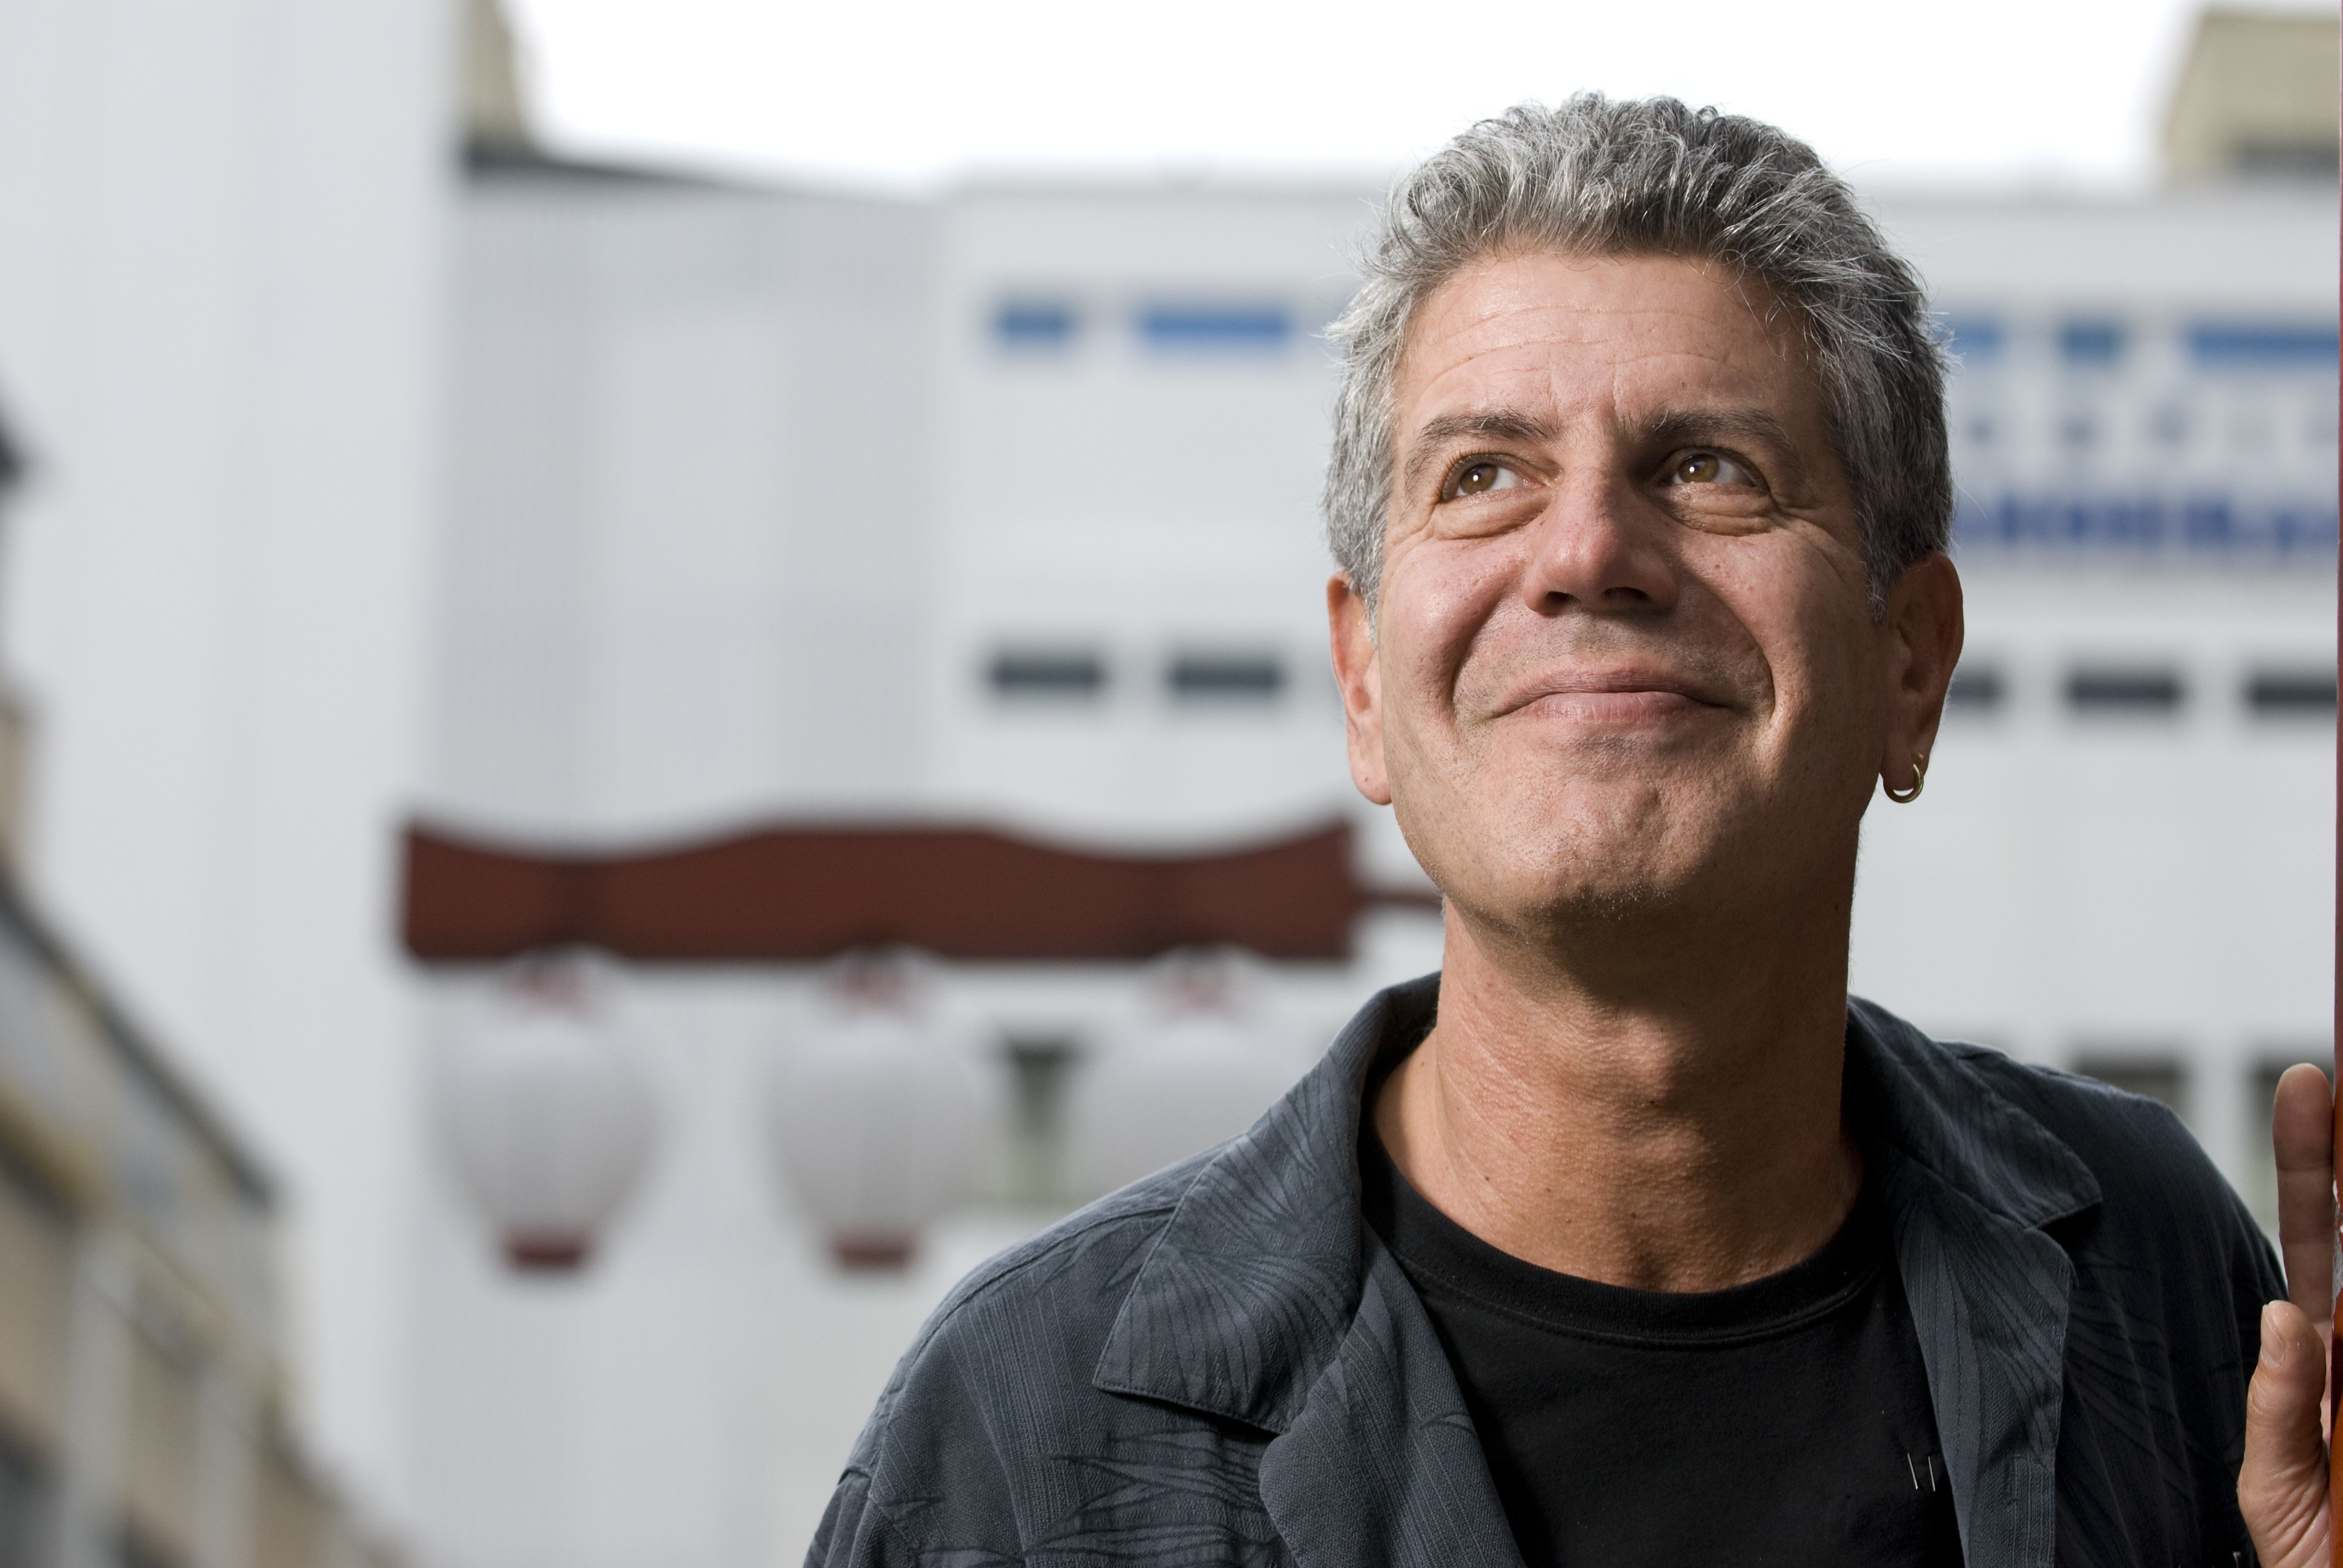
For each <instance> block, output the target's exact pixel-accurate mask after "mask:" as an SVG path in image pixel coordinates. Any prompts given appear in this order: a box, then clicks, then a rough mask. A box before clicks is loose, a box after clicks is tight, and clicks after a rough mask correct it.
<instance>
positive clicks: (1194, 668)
mask: <svg viewBox="0 0 2343 1568" xmlns="http://www.w3.org/2000/svg"><path fill="white" fill-rule="evenodd" d="M1164 683H1165V684H1166V685H1167V686H1169V687H1170V688H1171V689H1172V696H1174V697H1176V698H1181V699H1195V700H1205V701H1212V700H1233V701H1241V702H1267V701H1270V700H1272V699H1274V698H1276V697H1278V696H1279V695H1280V694H1281V693H1282V692H1283V691H1284V689H1285V665H1284V663H1283V662H1282V660H1280V659H1279V658H1277V657H1276V656H1275V655H1274V654H1247V653H1183V654H1182V655H1180V656H1179V657H1178V658H1174V659H1173V660H1172V667H1171V668H1170V669H1169V670H1167V671H1166V672H1165V674H1164Z"/></svg>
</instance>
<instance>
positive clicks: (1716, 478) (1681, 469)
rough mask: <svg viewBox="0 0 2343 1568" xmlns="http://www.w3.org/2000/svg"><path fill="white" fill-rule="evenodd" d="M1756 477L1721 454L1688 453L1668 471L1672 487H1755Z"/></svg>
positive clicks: (1677, 460) (1678, 459)
mask: <svg viewBox="0 0 2343 1568" xmlns="http://www.w3.org/2000/svg"><path fill="white" fill-rule="evenodd" d="M1756 482H1757V479H1756V477H1755V475H1753V474H1751V473H1750V471H1749V470H1748V469H1746V468H1745V467H1742V466H1741V465H1740V464H1739V463H1736V462H1735V461H1734V460H1733V459H1732V458H1730V457H1726V456H1725V455H1724V454H1723V453H1721V452H1687V453H1685V454H1684V456H1683V457H1679V458H1677V459H1676V466H1675V467H1673V468H1671V469H1669V470H1668V483H1669V484H1671V485H1755V483H1756Z"/></svg>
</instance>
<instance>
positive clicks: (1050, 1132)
mask: <svg viewBox="0 0 2343 1568" xmlns="http://www.w3.org/2000/svg"><path fill="white" fill-rule="evenodd" d="M1005 1053H1006V1055H1007V1057H1008V1061H1009V1082H1010V1094H1009V1119H1008V1120H1009V1127H1008V1133H1009V1136H1008V1138H1007V1140H1006V1141H1005V1142H1004V1146H1003V1148H1002V1151H1001V1157H1002V1168H1001V1182H1000V1189H999V1191H1000V1198H1001V1201H1002V1202H1004V1203H1007V1204H1010V1205H1012V1206H1015V1207H1021V1208H1029V1209H1031V1208H1056V1209H1063V1208H1065V1207H1067V1206H1068V1203H1067V1200H1068V1177H1067V1174H1066V1126H1065V1122H1066V1089H1067V1084H1068V1082H1069V1081H1070V1080H1071V1077H1072V1073H1073V1070H1074V1068H1075V1066H1076V1065H1077V1063H1078V1062H1079V1061H1080V1060H1081V1047H1080V1046H1079V1045H1078V1044H1077V1043H1076V1042H1075V1041H1074V1040H1072V1039H1071V1038H1068V1037H1065V1036H1061V1035H1015V1036H1011V1038H1010V1040H1009V1041H1008V1043H1007V1046H1006V1052H1005Z"/></svg>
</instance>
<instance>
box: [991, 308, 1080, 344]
mask: <svg viewBox="0 0 2343 1568" xmlns="http://www.w3.org/2000/svg"><path fill="white" fill-rule="evenodd" d="M1080 332H1081V317H1080V316H1078V315H1077V314H1075V311H1074V307H1072V306H1071V305H1070V304H1068V303H1066V302H1065V301H1063V300H1057V299H1007V300H1003V301H1002V302H1001V308H1000V309H999V310H997V311H995V312H994V313H993V317H992V337H993V340H994V341H995V342H996V343H998V344H999V345H1000V346H1001V347H1003V348H1006V349H1009V350H1011V352H1014V353H1021V354H1032V353H1044V354H1047V353H1059V352H1062V351H1064V350H1066V349H1068V348H1071V347H1073V346H1074V338H1075V337H1076V336H1077V335H1078V334H1079V333H1080Z"/></svg>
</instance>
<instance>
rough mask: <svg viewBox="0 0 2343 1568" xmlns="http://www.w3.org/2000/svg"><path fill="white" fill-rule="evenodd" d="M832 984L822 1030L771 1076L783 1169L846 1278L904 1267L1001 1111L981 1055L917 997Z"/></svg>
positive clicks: (889, 988)
mask: <svg viewBox="0 0 2343 1568" xmlns="http://www.w3.org/2000/svg"><path fill="white" fill-rule="evenodd" d="M869 980H870V973H869V971H868V970H861V971H858V973H857V975H856V976H855V977H853V979H852V980H851V982H850V983H849V984H846V985H843V986H840V985H833V986H832V987H831V988H830V996H829V998H828V1003H829V1005H828V1006H827V1007H826V1008H825V1009H824V1011H823V1015H822V1017H821V1019H820V1021H819V1022H818V1023H817V1024H816V1025H815V1026H814V1027H812V1028H810V1029H809V1030H806V1031H804V1032H803V1033H802V1034H801V1035H800V1036H799V1038H798V1039H796V1040H792V1041H790V1042H789V1044H788V1046H787V1048H786V1049H785V1050H783V1052H782V1054H781V1057H780V1060H779V1063H778V1064H777V1069H776V1070H775V1072H774V1074H773V1078H772V1083H771V1088H770V1091H769V1098H768V1104H767V1112H768V1118H767V1119H768V1124H769V1129H770V1131H771V1136H772V1144H773V1160H774V1163H775V1165H776V1166H777V1167H778V1168H779V1172H780V1175H781V1178H782V1181H783V1182H784V1183H785V1185H786V1186H787V1187H788V1188H789V1191H791V1193H792V1194H793V1195H794V1196H795V1198H796V1201H797V1202H798V1204H799V1207H800V1208H801V1209H802V1210H803V1211H805V1213H806V1214H807V1216H808V1217H809V1219H811V1220H812V1221H813V1222H814V1224H815V1225H816V1226H817V1227H818V1228H819V1229H820V1231H821V1233H822V1235H823V1237H824V1238H825V1239H826V1240H827V1241H828V1242H829V1244H830V1251H831V1252H832V1254H833V1255H834V1256H835V1257H836V1258H837V1260H838V1261H839V1262H840V1264H842V1265H844V1266H846V1267H848V1268H900V1267H901V1266H903V1265H904V1264H905V1263H907V1262H909V1261H910V1257H911V1254H912V1253H913V1251H915V1250H916V1249H917V1247H918V1243H919V1237H920V1231H923V1230H924V1229H926V1227H927V1226H928V1224H929V1223H930V1221H933V1220H934V1219H935V1218H936V1217H937V1216H938V1215H940V1214H941V1213H943V1212H944V1211H946V1210H948V1209H950V1207H951V1206H952V1205H953V1204H955V1203H956V1202H958V1201H960V1199H961V1198H962V1197H964V1196H965V1195H966V1194H967V1191H968V1189H969V1186H970V1182H971V1181H973V1179H974V1177H975V1175H976V1169H977V1163H978V1161H979V1160H980V1158H981V1157H982V1155H983V1152H984V1148H985V1144H986V1142H987V1141H988V1138H989V1136H990V1132H991V1131H992V1126H991V1122H992V1119H993V1111H994V1107H993V1105H992V1104H991V1101H990V1097H989V1096H988V1095H987V1094H986V1093H985V1085H984V1083H983V1081H982V1080H981V1079H980V1077H979V1075H978V1071H977V1067H976V1063H975V1061H974V1060H973V1059H972V1058H973V1053H972V1052H971V1051H970V1050H968V1049H967V1047H966V1045H965V1043H964V1042H963V1041H961V1040H959V1039H957V1038H956V1037H955V1036H954V1035H952V1034H951V1033H950V1032H949V1031H947V1030H943V1029H941V1028H940V1027H939V1026H938V1025H937V1023H936V1022H935V1021H934V1020H933V1019H932V1018H931V1017H930V1014H929V1011H928V1010H927V1009H926V1007H925V1006H924V1005H923V1003H922V999H921V998H920V996H919V994H918V990H917V988H916V987H914V986H910V985H880V986H877V987H875V988H874V987H872V986H870V984H869V983H868V981H869Z"/></svg>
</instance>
